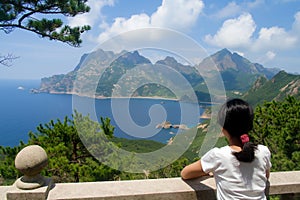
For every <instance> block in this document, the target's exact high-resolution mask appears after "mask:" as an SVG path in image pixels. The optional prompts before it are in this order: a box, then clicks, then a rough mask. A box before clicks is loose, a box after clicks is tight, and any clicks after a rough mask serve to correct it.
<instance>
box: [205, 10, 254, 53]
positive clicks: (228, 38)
mask: <svg viewBox="0 0 300 200" xmlns="http://www.w3.org/2000/svg"><path fill="white" fill-rule="evenodd" d="M255 28H256V24H255V22H254V20H253V19H252V16H251V15H250V14H249V13H245V14H242V15H240V16H239V17H238V18H236V19H229V20H226V21H225V22H224V23H223V25H222V27H221V28H220V30H219V31H218V32H217V33H216V34H215V35H213V36H212V35H206V36H205V41H206V42H208V43H210V44H213V45H215V46H219V47H227V48H234V47H241V46H248V45H249V44H250V43H251V37H252V35H253V33H254V31H255Z"/></svg>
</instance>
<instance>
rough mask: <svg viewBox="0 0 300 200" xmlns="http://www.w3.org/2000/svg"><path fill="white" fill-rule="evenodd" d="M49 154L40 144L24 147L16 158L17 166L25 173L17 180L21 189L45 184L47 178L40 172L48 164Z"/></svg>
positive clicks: (17, 184)
mask: <svg viewBox="0 0 300 200" xmlns="http://www.w3.org/2000/svg"><path fill="white" fill-rule="evenodd" d="M47 164H48V156H47V153H46V151H45V150H44V149H43V148H42V147H41V146H39V145H29V146H27V147H25V148H23V149H22V150H21V151H20V152H19V153H18V154H17V156H16V158H15V167H16V168H17V169H18V170H19V171H20V172H21V173H23V174H24V176H22V177H21V178H19V179H18V180H17V181H16V186H17V187H18V188H20V189H34V188H38V187H41V186H43V185H44V183H45V179H44V177H43V176H41V174H40V172H41V171H42V170H43V169H44V168H45V167H46V166H47Z"/></svg>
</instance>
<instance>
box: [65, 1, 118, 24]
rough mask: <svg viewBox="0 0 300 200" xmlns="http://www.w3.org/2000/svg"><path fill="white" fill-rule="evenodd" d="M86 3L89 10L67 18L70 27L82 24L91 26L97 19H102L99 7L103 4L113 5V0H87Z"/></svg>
mask: <svg viewBox="0 0 300 200" xmlns="http://www.w3.org/2000/svg"><path fill="white" fill-rule="evenodd" d="M87 5H88V6H89V7H90V8H91V10H90V12H88V13H83V14H79V15H76V16H75V17H68V18H67V19H68V21H69V23H68V24H69V25H70V26H71V27H74V26H83V25H90V26H93V25H94V24H95V22H97V21H98V20H99V19H102V20H104V19H103V18H104V17H103V16H102V14H101V9H102V8H103V7H104V6H113V5H114V0H89V1H88V2H87Z"/></svg>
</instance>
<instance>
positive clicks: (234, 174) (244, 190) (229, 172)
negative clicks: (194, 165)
mask: <svg viewBox="0 0 300 200" xmlns="http://www.w3.org/2000/svg"><path fill="white" fill-rule="evenodd" d="M233 152H234V151H233V150H232V149H231V148H230V147H229V146H225V147H222V148H214V149H212V150H210V151H209V152H208V153H207V154H206V155H204V156H203V157H202V158H201V164H202V169H203V171H204V172H206V173H208V172H213V174H214V177H215V180H216V184H217V197H218V199H243V200H245V199H265V194H264V190H265V188H266V181H267V177H266V173H265V172H266V171H267V169H269V168H270V165H271V163H270V151H269V150H268V148H267V147H266V146H263V145H258V146H257V150H256V151H255V159H254V160H253V161H252V162H250V163H249V162H240V161H238V160H237V159H236V157H235V156H234V155H233V154H232V153H233Z"/></svg>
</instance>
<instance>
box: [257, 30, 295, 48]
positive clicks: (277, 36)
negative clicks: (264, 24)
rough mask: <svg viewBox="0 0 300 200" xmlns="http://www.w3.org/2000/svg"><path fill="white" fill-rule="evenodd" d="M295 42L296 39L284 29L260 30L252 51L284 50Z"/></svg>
mask: <svg viewBox="0 0 300 200" xmlns="http://www.w3.org/2000/svg"><path fill="white" fill-rule="evenodd" d="M296 42H297V38H296V37H295V36H293V35H291V34H290V33H288V32H286V31H285V29H283V28H280V27H277V26H273V27H271V28H261V29H260V31H259V36H258V38H257V39H256V41H255V43H254V45H253V49H254V50H261V49H274V48H275V49H284V48H290V47H293V46H294V45H295V44H296Z"/></svg>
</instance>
